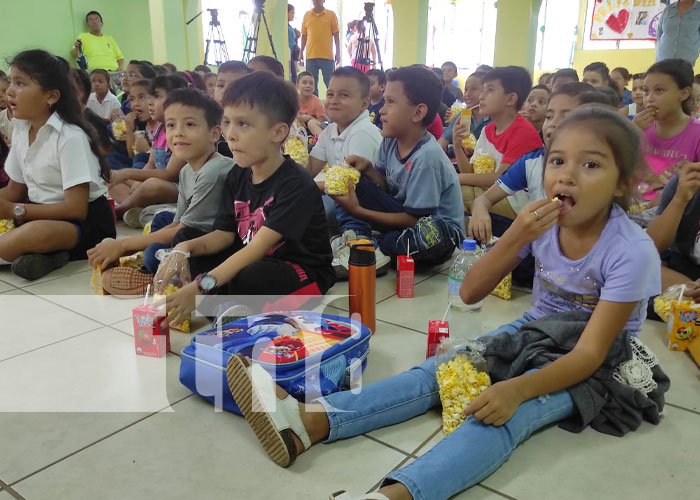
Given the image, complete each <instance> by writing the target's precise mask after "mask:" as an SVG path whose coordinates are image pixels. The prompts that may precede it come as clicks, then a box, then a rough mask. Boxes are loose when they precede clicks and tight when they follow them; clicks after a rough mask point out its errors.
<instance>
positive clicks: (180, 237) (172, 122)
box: [88, 88, 233, 295]
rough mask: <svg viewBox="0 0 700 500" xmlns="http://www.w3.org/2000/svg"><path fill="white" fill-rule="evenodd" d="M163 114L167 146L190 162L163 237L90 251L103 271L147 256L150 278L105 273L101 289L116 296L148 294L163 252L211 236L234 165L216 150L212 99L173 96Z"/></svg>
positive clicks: (216, 109)
mask: <svg viewBox="0 0 700 500" xmlns="http://www.w3.org/2000/svg"><path fill="white" fill-rule="evenodd" d="M163 109H164V113H165V134H166V137H167V140H168V145H169V146H170V148H171V150H172V151H173V155H174V156H177V157H178V158H179V159H180V160H181V161H184V162H187V163H186V165H185V166H184V167H183V169H182V170H180V178H179V181H180V182H179V185H178V188H179V192H178V197H177V212H176V213H175V214H174V216H171V223H170V224H169V225H166V226H165V227H163V228H161V229H159V230H158V231H153V232H151V233H150V234H148V235H145V236H133V237H130V238H122V239H119V240H114V239H111V238H110V239H106V240H103V241H102V242H101V243H100V244H99V245H97V246H96V247H95V248H93V249H91V250H89V251H88V259H89V262H90V265H91V266H92V267H94V268H98V267H99V268H101V269H103V270H104V269H107V268H108V266H110V265H111V264H113V263H114V262H117V261H118V260H119V257H122V256H124V255H130V254H132V253H134V252H138V251H140V250H143V251H144V258H143V262H144V267H145V271H146V273H145V274H144V273H140V272H139V271H137V270H135V269H132V268H129V267H123V268H113V269H108V270H106V271H105V272H104V273H103V275H102V286H103V288H104V289H105V290H106V291H107V292H109V293H110V294H113V295H135V294H136V295H141V294H143V293H144V292H145V290H146V286H147V285H148V284H149V283H152V282H153V275H154V274H155V272H156V271H157V269H158V264H159V262H158V260H157V259H156V257H155V254H156V252H157V251H158V250H159V249H161V248H169V247H170V246H171V245H176V244H178V243H179V242H181V241H185V240H190V239H194V238H198V237H199V236H203V235H204V234H207V233H209V232H210V231H211V230H212V226H213V223H214V219H215V217H216V214H217V211H218V208H219V205H220V203H221V195H222V193H223V191H224V181H225V179H226V176H227V175H228V172H229V170H231V167H233V160H231V159H230V158H226V157H225V156H221V155H220V154H218V153H217V152H216V151H215V150H214V146H215V144H216V141H217V140H218V139H219V136H220V135H221V115H222V111H221V107H220V106H219V105H218V104H217V103H216V102H215V101H214V100H213V99H212V98H211V97H209V96H208V95H206V94H204V93H202V92H200V91H199V90H196V89H193V88H187V89H180V90H173V91H172V92H171V93H170V94H169V95H168V98H167V99H166V100H165V103H164V104H163ZM168 214H169V213H168ZM212 267H213V266H212ZM210 269H211V268H209V269H204V271H208V270H210ZM204 271H203V272H204Z"/></svg>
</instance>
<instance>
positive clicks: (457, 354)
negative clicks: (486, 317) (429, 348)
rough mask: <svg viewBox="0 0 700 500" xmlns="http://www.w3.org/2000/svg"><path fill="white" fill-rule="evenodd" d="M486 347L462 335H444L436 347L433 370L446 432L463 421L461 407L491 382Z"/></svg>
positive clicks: (443, 426)
mask: <svg viewBox="0 0 700 500" xmlns="http://www.w3.org/2000/svg"><path fill="white" fill-rule="evenodd" d="M485 350H486V346H485V345H484V344H483V343H482V342H480V341H478V340H465V339H444V340H443V341H442V342H440V345H439V346H438V347H437V350H436V352H435V373H436V376H437V381H438V385H439V387H440V401H441V402H442V431H443V432H444V433H445V435H447V434H449V433H451V432H452V431H454V430H455V429H456V428H457V427H459V426H460V425H461V424H462V422H464V420H465V418H464V409H465V408H466V407H467V406H468V405H469V403H471V402H472V401H474V399H476V397H477V396H478V395H479V394H481V393H482V392H483V391H484V390H486V388H487V387H489V386H490V385H491V378H490V377H489V375H488V370H487V366H486V359H485V358H484V351H485Z"/></svg>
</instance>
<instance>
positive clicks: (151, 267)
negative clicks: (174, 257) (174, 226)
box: [143, 243, 170, 274]
mask: <svg viewBox="0 0 700 500" xmlns="http://www.w3.org/2000/svg"><path fill="white" fill-rule="evenodd" d="M161 248H170V244H169V243H151V244H150V245H148V246H147V247H146V249H145V250H144V251H143V267H145V268H146V270H147V271H148V272H149V273H150V274H156V271H158V266H159V265H160V261H159V260H158V259H156V252H157V251H158V250H160V249H161Z"/></svg>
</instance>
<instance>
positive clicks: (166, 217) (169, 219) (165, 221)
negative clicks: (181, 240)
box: [151, 210, 175, 233]
mask: <svg viewBox="0 0 700 500" xmlns="http://www.w3.org/2000/svg"><path fill="white" fill-rule="evenodd" d="M174 220H175V214H174V213H173V212H170V211H168V210H163V211H162V212H158V213H157V214H156V215H155V216H153V220H152V221H151V232H152V233H155V232H156V231H158V230H159V229H163V228H164V227H165V226H169V225H170V224H172V223H173V221H174Z"/></svg>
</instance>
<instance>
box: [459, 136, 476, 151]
mask: <svg viewBox="0 0 700 500" xmlns="http://www.w3.org/2000/svg"><path fill="white" fill-rule="evenodd" d="M462 147H463V148H464V149H471V150H473V149H474V148H475V147H476V137H474V134H469V137H465V138H464V139H462Z"/></svg>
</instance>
